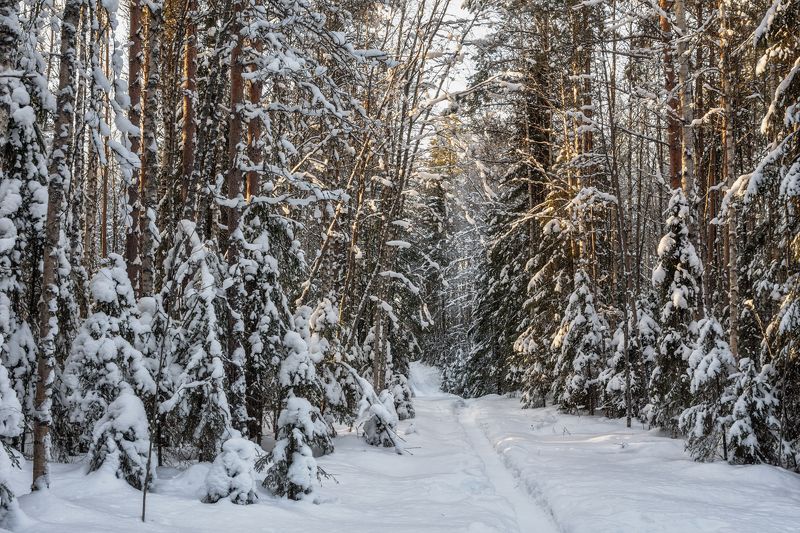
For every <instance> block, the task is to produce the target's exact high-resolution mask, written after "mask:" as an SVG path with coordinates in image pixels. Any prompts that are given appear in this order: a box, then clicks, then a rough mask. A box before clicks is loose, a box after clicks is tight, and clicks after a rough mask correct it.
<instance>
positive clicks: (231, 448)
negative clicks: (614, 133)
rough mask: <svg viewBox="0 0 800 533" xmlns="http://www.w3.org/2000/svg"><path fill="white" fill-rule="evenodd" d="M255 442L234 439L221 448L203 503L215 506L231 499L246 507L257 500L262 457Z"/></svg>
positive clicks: (210, 472)
mask: <svg viewBox="0 0 800 533" xmlns="http://www.w3.org/2000/svg"><path fill="white" fill-rule="evenodd" d="M258 450H259V449H258V447H257V446H256V444H255V443H253V442H250V441H249V440H247V439H243V438H241V437H232V438H230V439H228V440H226V441H225V443H224V444H223V445H222V453H220V454H219V455H217V458H216V459H215V460H214V463H213V464H212V465H211V468H210V469H209V471H208V475H207V476H206V495H205V497H204V498H203V501H204V502H206V503H216V502H218V501H219V500H221V499H223V498H228V499H229V500H230V501H232V502H233V503H236V504H240V505H245V504H250V503H254V502H256V501H257V500H258V494H257V493H256V478H255V468H256V460H257V459H258V456H259V451H258Z"/></svg>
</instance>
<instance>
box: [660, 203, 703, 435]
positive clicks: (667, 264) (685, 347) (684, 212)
mask: <svg viewBox="0 0 800 533" xmlns="http://www.w3.org/2000/svg"><path fill="white" fill-rule="evenodd" d="M690 217H691V215H690V209H689V203H688V202H687V201H686V197H685V196H684V194H683V191H682V190H680V189H675V190H674V191H673V192H672V197H671V198H670V201H669V206H668V207H667V224H666V229H667V232H666V234H665V235H664V236H663V237H662V239H661V242H660V243H659V245H658V258H659V261H658V265H656V267H655V269H653V286H654V287H655V289H656V292H657V297H658V305H659V308H660V314H659V317H658V319H659V326H660V328H661V332H660V335H659V339H658V349H657V351H656V354H655V360H654V368H653V371H652V373H651V375H650V386H649V388H650V404H649V405H648V418H649V420H650V422H651V423H652V424H653V425H656V426H661V427H663V428H664V429H665V430H667V431H669V432H671V433H672V434H673V435H675V434H677V432H678V417H679V416H680V414H681V413H682V412H683V410H684V409H686V408H687V407H689V404H690V394H691V393H690V376H689V373H688V364H689V356H690V354H691V346H692V342H693V338H694V335H695V334H696V330H697V326H696V324H695V322H694V317H695V314H696V313H697V304H698V296H699V278H700V275H701V274H702V271H703V270H702V265H701V263H700V258H699V257H698V256H697V253H696V252H695V249H694V246H693V245H692V242H691V240H690V238H689V224H690Z"/></svg>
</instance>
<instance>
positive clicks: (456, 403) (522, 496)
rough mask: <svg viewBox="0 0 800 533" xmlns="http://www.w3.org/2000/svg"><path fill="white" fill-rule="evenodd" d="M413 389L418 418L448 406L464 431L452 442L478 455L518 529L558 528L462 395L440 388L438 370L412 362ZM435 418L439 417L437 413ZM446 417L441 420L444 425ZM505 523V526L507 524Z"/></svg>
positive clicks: (528, 532) (541, 531)
mask: <svg viewBox="0 0 800 533" xmlns="http://www.w3.org/2000/svg"><path fill="white" fill-rule="evenodd" d="M410 374H411V376H410V378H411V379H410V381H411V386H412V389H413V390H414V393H415V394H416V398H415V404H416V405H417V411H418V413H419V415H418V418H422V417H427V416H430V414H433V413H437V411H438V412H439V413H441V411H442V407H441V406H442V404H445V405H446V406H447V411H449V413H448V417H452V418H451V419H452V420H454V421H455V422H456V423H457V424H458V428H459V429H460V430H461V432H462V433H463V435H464V437H465V438H464V439H463V440H457V439H455V437H456V435H452V437H453V438H452V439H451V440H450V441H449V442H450V443H451V445H453V444H455V443H460V444H462V447H464V445H466V446H465V448H466V449H460V450H458V451H459V452H460V453H464V454H468V455H471V456H473V457H474V458H475V459H477V461H476V462H478V464H479V466H480V473H481V474H482V477H484V478H485V480H486V485H485V486H486V487H487V488H491V489H492V491H493V492H494V494H495V495H496V496H498V497H499V498H501V499H502V500H503V501H505V502H506V503H507V504H508V507H509V509H508V510H510V511H511V513H512V515H511V516H508V517H507V518H509V519H513V520H508V521H509V522H513V524H514V525H515V526H516V530H517V531H519V532H520V533H547V532H550V531H553V532H555V531H558V530H559V529H558V527H557V525H556V523H555V521H554V520H553V517H552V515H551V514H549V513H548V512H547V511H545V510H544V509H543V508H542V507H541V506H540V505H539V503H538V502H536V501H535V500H534V499H533V498H532V497H531V496H530V494H529V493H528V491H527V490H526V489H525V488H524V487H521V486H520V485H519V481H518V480H517V479H516V478H515V477H514V476H513V475H512V473H511V472H510V471H509V470H508V469H507V468H506V466H505V465H504V464H503V462H502V460H501V458H500V457H499V456H498V452H497V451H496V450H495V448H494V447H493V446H492V445H491V443H490V442H489V440H488V437H487V436H486V435H485V433H484V432H483V430H482V429H481V428H480V427H479V425H478V421H477V417H476V414H475V412H474V411H473V410H472V409H470V407H469V406H468V404H467V402H465V400H463V399H462V398H460V397H458V396H455V395H452V394H447V393H444V392H442V391H441V387H440V378H439V375H438V370H437V369H435V368H431V367H427V366H425V365H421V364H418V363H412V365H411V372H410ZM437 418H438V417H437ZM447 422H448V421H447V420H442V421H441V423H442V424H443V425H447ZM505 511H506V510H505V509H499V508H498V509H497V512H498V514H500V513H502V514H503V515H505V514H506V512H505ZM508 525H510V524H506V529H507V528H508Z"/></svg>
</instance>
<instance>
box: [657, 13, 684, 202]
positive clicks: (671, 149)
mask: <svg viewBox="0 0 800 533" xmlns="http://www.w3.org/2000/svg"><path fill="white" fill-rule="evenodd" d="M658 5H659V7H660V8H661V10H662V11H663V13H664V14H662V15H660V16H659V25H660V26H661V32H662V34H663V44H664V54H663V61H664V90H665V91H666V93H667V144H668V150H667V153H668V155H669V183H670V187H671V188H672V189H677V188H679V187H681V171H680V168H681V144H680V143H681V140H680V139H681V124H680V121H679V119H678V98H677V96H676V95H675V66H674V64H673V61H672V23H671V22H670V20H669V18H668V17H667V16H665V15H666V14H668V13H669V11H670V8H671V6H672V0H659V3H658Z"/></svg>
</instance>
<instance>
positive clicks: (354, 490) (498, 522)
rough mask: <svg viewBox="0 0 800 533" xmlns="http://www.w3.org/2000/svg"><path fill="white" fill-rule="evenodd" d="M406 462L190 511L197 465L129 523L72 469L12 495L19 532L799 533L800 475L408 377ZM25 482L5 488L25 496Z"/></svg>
mask: <svg viewBox="0 0 800 533" xmlns="http://www.w3.org/2000/svg"><path fill="white" fill-rule="evenodd" d="M412 385H413V387H414V389H415V391H416V394H417V398H416V401H415V406H416V409H417V418H416V419H415V420H413V421H406V422H402V423H401V427H400V434H401V435H404V438H405V439H406V440H407V443H408V446H409V451H410V452H411V453H412V454H413V455H405V456H400V455H396V454H395V453H394V452H393V451H390V450H383V449H377V448H372V447H369V446H366V445H365V444H363V442H362V441H361V439H360V438H358V437H357V436H356V435H355V434H344V435H342V436H340V437H339V438H338V439H337V441H336V452H335V453H334V454H333V455H331V456H329V457H324V458H322V459H321V460H320V464H321V465H322V466H323V467H324V468H325V469H326V470H327V471H328V472H330V473H332V474H334V475H335V476H336V478H337V479H338V481H339V483H338V484H335V483H333V482H331V481H328V482H325V483H324V485H323V487H322V489H321V490H320V491H319V496H320V498H319V499H320V503H319V504H313V503H310V502H299V503H298V502H289V501H286V500H277V499H273V498H271V497H270V496H269V495H267V494H266V493H264V494H262V498H261V501H260V502H259V503H258V504H255V505H250V506H235V505H233V504H230V503H228V502H220V503H217V504H213V505H209V504H203V503H200V501H199V499H200V496H201V494H202V491H203V488H202V487H203V481H204V478H205V474H206V471H207V469H208V465H204V464H200V465H195V466H193V467H191V468H190V469H188V470H186V471H183V472H178V471H175V470H163V471H161V472H160V473H159V474H160V479H159V481H158V484H157V486H156V491H157V492H156V493H155V494H152V495H151V496H150V498H149V499H148V522H147V523H146V524H142V523H141V522H139V520H138V515H139V513H140V505H141V495H140V493H139V492H137V491H135V490H133V489H130V488H129V487H127V485H125V484H124V483H123V482H120V481H119V480H116V479H113V478H108V477H104V474H93V475H91V476H86V475H84V474H83V467H82V465H54V467H53V474H52V478H53V487H52V489H51V490H50V491H49V492H48V493H40V494H35V495H25V496H22V497H21V499H20V501H21V504H22V508H23V509H24V511H25V512H26V514H27V515H28V517H29V520H28V521H27V523H26V524H24V525H23V526H22V527H21V528H19V530H20V531H23V532H31V533H33V532H36V533H39V532H41V533H47V532H54V533H55V532H58V533H77V532H81V533H89V532H107V531H111V530H113V531H119V532H132V531H153V532H167V531H170V532H171V531H182V532H190V531H191V532H212V531H213V532H216V531H220V532H221V531H237V532H238V531H241V532H245V531H248V532H249V531H259V532H270V531H274V532H281V533H285V532H286V533H288V532H310V531H330V532H348V533H349V532H355V533H357V532H365V533H367V532H369V533H372V532H375V531H382V532H392V531H393V532H409V533H417V532H419V533H427V532H444V531H448V532H454V531H458V532H461V531H465V532H469V533H480V532H486V533H489V532H521V533H533V532H535V533H539V532H541V533H547V532H550V531H567V532H584V531H585V532H592V533H594V532H611V531H648V532H650V531H674V532H684V531H720V532H722V531H735V532H737V533H740V532H750V531H752V532H764V531H798V528H800V476H797V475H795V474H791V473H789V472H785V471H782V470H780V469H777V468H773V467H765V466H756V467H731V466H728V465H726V464H697V463H694V462H692V461H691V460H689V459H688V458H687V456H686V455H685V454H684V453H683V450H682V443H681V442H680V441H676V440H671V439H667V438H664V437H661V436H659V435H658V434H656V433H654V432H648V431H644V430H643V429H641V428H638V429H637V428H634V429H630V430H629V429H626V428H625V427H624V425H623V424H620V423H619V422H618V421H613V420H612V421H609V420H603V419H596V418H586V417H584V418H581V417H574V416H566V415H562V414H559V413H557V412H556V411H554V410H552V409H538V410H528V411H522V410H520V409H519V407H518V403H517V401H516V400H514V399H509V398H500V397H496V396H494V397H487V398H481V399H478V400H467V401H465V400H462V399H461V398H458V397H456V396H452V395H448V394H443V393H441V392H440V391H439V387H438V376H437V374H436V371H435V370H434V369H431V368H427V367H424V366H422V365H414V366H413V368H412ZM29 479H30V472H29V470H28V469H26V470H25V471H24V472H19V476H18V479H17V480H16V481H17V482H16V483H15V486H14V488H15V489H16V491H17V494H22V493H24V492H25V491H26V490H27V485H28V484H29Z"/></svg>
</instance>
